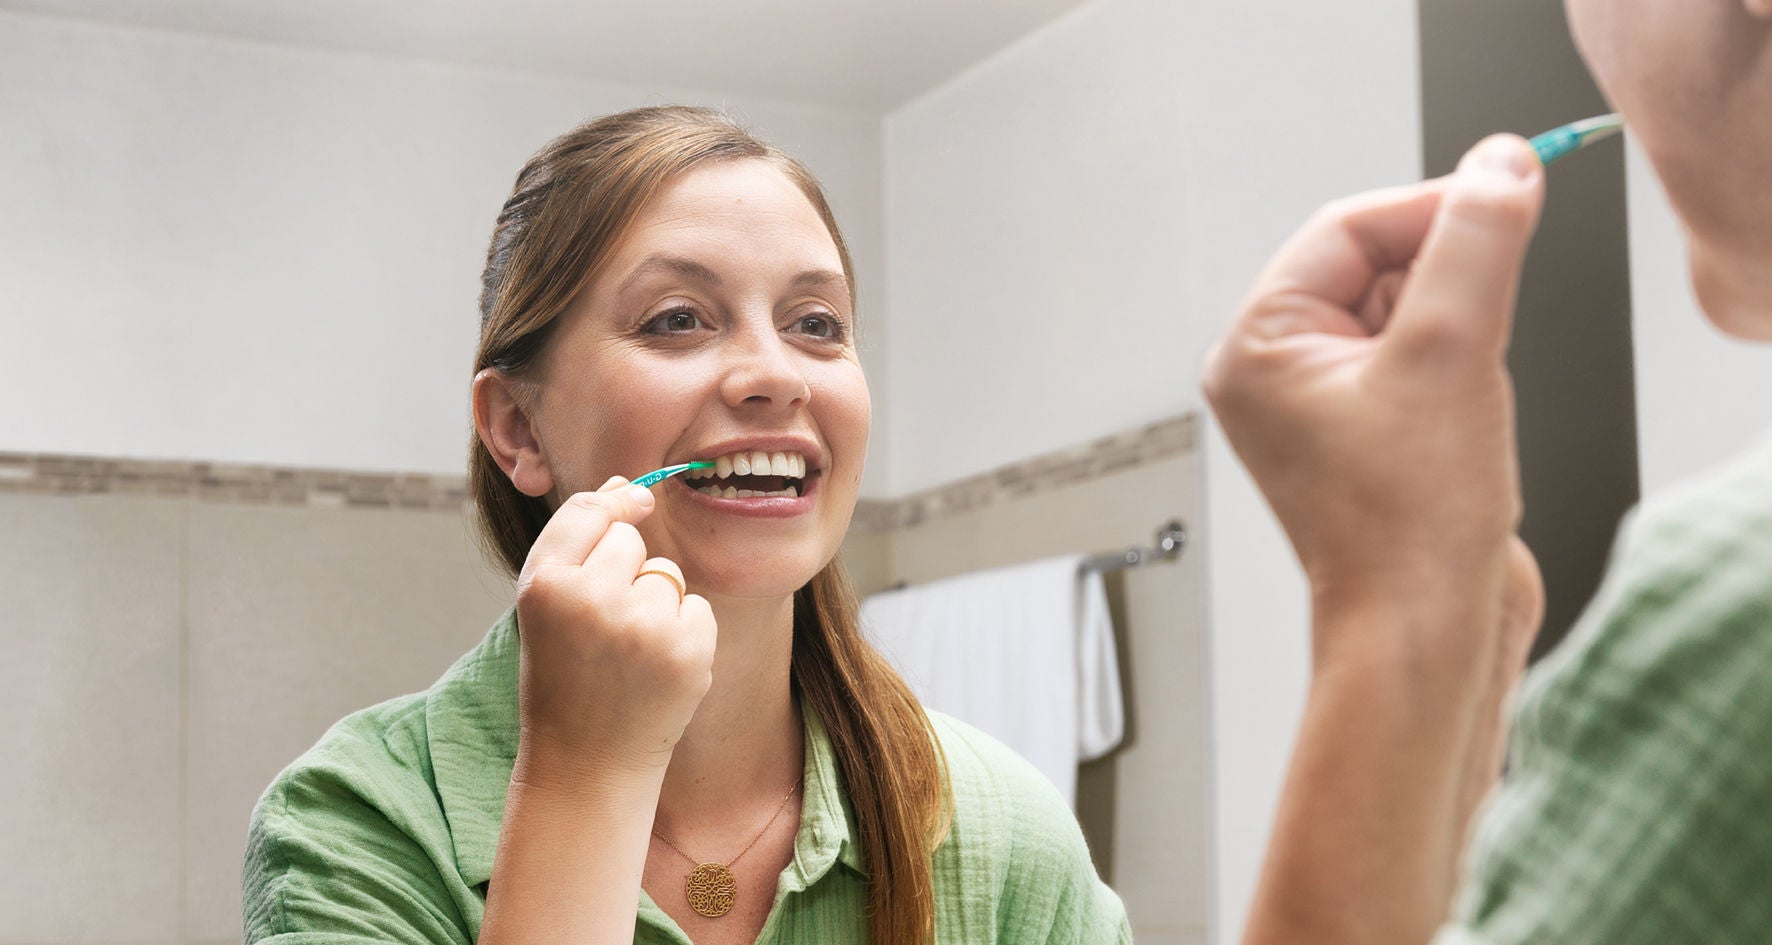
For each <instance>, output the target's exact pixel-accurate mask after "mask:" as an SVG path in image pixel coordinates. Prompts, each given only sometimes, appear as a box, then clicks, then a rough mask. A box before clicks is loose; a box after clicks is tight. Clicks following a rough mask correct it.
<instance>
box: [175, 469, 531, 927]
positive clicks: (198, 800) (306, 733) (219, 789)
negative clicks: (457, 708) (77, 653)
mask: <svg viewBox="0 0 1772 945" xmlns="http://www.w3.org/2000/svg"><path fill="white" fill-rule="evenodd" d="M189 585H190V604H189V614H190V617H189V620H190V669H189V674H190V681H189V733H190V734H189V741H190V749H189V774H188V783H189V791H188V799H187V817H188V823H189V834H188V837H189V839H188V844H189V849H190V861H189V884H188V893H187V903H188V909H189V935H190V937H191V938H193V939H207V938H216V939H223V938H227V937H229V936H237V935H238V929H239V921H240V919H239V916H240V902H239V897H240V885H239V877H240V863H241V855H242V851H243V849H244V842H245V837H246V826H247V821H248V819H249V817H250V814H251V810H252V806H253V804H254V803H255V802H256V801H257V799H258V797H259V794H260V793H261V792H262V791H263V790H264V788H265V786H266V785H267V784H268V783H269V782H270V780H271V778H272V777H274V776H275V775H276V773H277V772H278V771H279V770H281V769H282V768H283V766H285V765H287V764H288V763H289V762H291V761H293V760H294V759H295V757H296V756H297V755H299V754H300V753H301V752H302V751H304V750H306V749H307V748H308V747H309V746H310V745H312V744H313V743H314V741H315V740H316V739H318V738H319V737H320V735H321V734H322V733H323V732H324V731H325V730H326V728H327V727H328V726H330V725H331V724H332V723H333V722H335V721H337V720H338V719H339V718H340V717H342V716H343V715H345V714H347V713H349V712H351V711H354V710H356V709H359V708H362V707H364V706H368V705H371V704H373V703H376V702H379V701H382V700H384V699H387V698H390V697H392V696H395V695H398V694H400V693H404V692H411V691H414V690H418V689H423V688H425V687H426V686H428V685H430V683H431V682H432V681H433V680H435V679H436V678H437V676H438V675H440V674H441V673H442V672H443V671H444V670H445V669H446V668H448V666H449V664H450V663H451V662H453V661H454V660H455V659H456V658H457V657H458V656H460V655H461V654H462V653H464V652H466V651H467V650H468V649H469V648H471V647H472V646H473V645H474V644H475V643H476V642H478V641H479V640H480V638H481V637H482V636H483V635H484V634H485V632H486V629H487V628H488V627H489V626H490V625H491V623H492V621H493V620H494V619H496V618H497V616H498V615H499V614H500V613H501V612H502V611H503V610H504V609H505V607H507V606H508V605H509V602H510V599H511V592H510V588H509V582H508V580H507V579H504V578H502V577H499V576H496V575H495V574H493V573H492V572H491V571H490V569H489V568H488V567H487V566H486V565H484V564H483V563H482V562H481V559H480V555H479V552H478V550H477V549H476V548H475V547H474V545H473V544H472V540H471V537H470V535H469V533H468V531H467V526H466V522H465V520H464V518H463V517H462V516H461V515H459V514H456V513H447V512H415V511H378V510H363V509H350V510H339V509H279V508H266V507H258V506H228V505H211V504H196V505H193V506H192V511H191V525H190V571H189Z"/></svg>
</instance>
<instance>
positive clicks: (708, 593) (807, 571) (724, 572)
mask: <svg viewBox="0 0 1772 945" xmlns="http://www.w3.org/2000/svg"><path fill="white" fill-rule="evenodd" d="M818 571H819V567H818V566H814V565H812V564H811V563H810V562H801V561H776V562H770V561H759V560H749V561H731V562H706V563H704V562H691V563H690V564H689V565H688V566H686V567H685V568H684V574H685V575H687V576H688V583H689V592H690V593H692V594H701V595H702V596H704V597H729V598H739V599H747V600H779V599H781V598H783V597H788V596H791V595H792V594H793V593H794V592H795V591H798V590H799V589H800V588H802V587H804V586H806V584H807V582H809V581H811V580H812V578H813V577H814V576H815V575H817V574H818Z"/></svg>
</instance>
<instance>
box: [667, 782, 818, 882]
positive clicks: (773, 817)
mask: <svg viewBox="0 0 1772 945" xmlns="http://www.w3.org/2000/svg"><path fill="white" fill-rule="evenodd" d="M805 780H806V779H805V778H804V777H802V778H801V779H800V780H799V781H795V782H794V786H793V787H791V788H788V792H787V793H786V794H784V795H782V798H781V804H780V805H778V806H777V807H776V808H775V813H773V814H770V815H769V822H768V823H766V824H764V825H763V829H762V830H759V831H758V832H757V835H756V836H754V837H752V838H751V842H750V843H747V844H745V848H744V849H742V850H740V851H738V855H737V856H735V857H733V858H732V859H730V860H727V861H726V862H725V863H724V864H722V865H724V866H725V867H726V868H727V869H731V868H732V867H733V866H735V865H737V863H738V861H739V860H742V859H744V855H745V854H746V853H749V852H751V847H754V846H756V845H757V841H759V840H761V839H763V835H764V834H767V833H768V832H769V828H770V827H773V826H775V821H776V819H777V818H779V817H781V812H782V811H784V810H787V809H788V799H789V798H791V797H793V796H794V792H795V791H798V790H799V789H800V783H801V782H802V781H805ZM652 835H653V836H655V837H657V838H658V839H660V840H662V841H664V845H665V846H667V847H670V848H671V849H672V850H675V851H676V853H677V855H678V856H680V857H682V858H683V859H685V860H688V861H689V863H690V865H700V863H701V861H700V860H697V859H696V858H695V857H693V856H690V855H689V854H687V853H684V852H683V848H682V847H679V846H677V845H676V844H674V843H672V842H671V838H669V837H667V836H665V835H664V834H662V833H659V832H658V828H656V827H654V828H653V829H652Z"/></svg>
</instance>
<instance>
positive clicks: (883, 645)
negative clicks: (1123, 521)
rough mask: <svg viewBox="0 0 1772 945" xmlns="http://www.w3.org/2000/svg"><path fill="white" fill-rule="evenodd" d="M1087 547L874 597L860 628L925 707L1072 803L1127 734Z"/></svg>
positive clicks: (1110, 631) (1102, 601)
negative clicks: (1011, 757) (1087, 776)
mask: <svg viewBox="0 0 1772 945" xmlns="http://www.w3.org/2000/svg"><path fill="white" fill-rule="evenodd" d="M1083 560H1084V559H1083V556H1081V555H1067V556H1064V557H1058V558H1047V559H1044V560H1041V561H1035V562H1031V563H1028V564H1022V565H1016V566H1013V567H1007V568H997V569H994V570H990V571H979V572H975V573H973V574H967V575H962V576H960V577H954V578H948V579H945V580H941V581H934V582H931V583H929V584H923V585H918V586H915V587H911V588H908V589H904V590H897V591H888V592H885V593H882V594H876V595H874V596H872V597H870V598H868V599H867V601H865V602H864V603H863V604H862V609H861V619H862V627H863V628H864V630H865V631H866V632H867V633H868V635H869V636H870V638H871V639H872V640H873V641H874V644H875V645H876V646H878V647H879V648H880V650H881V652H883V653H885V654H886V657H887V658H888V659H890V660H891V661H892V662H893V664H894V665H895V666H897V667H898V670H899V672H900V673H901V674H903V675H904V677H905V681H906V682H908V683H909V684H910V686H911V689H912V691H914V692H915V693H916V694H917V698H918V699H920V700H921V701H922V702H923V704H924V705H925V706H927V707H929V708H931V709H935V710H937V711H939V712H944V713H946V714H948V715H951V716H953V717H954V718H957V719H959V720H961V721H963V722H966V723H968V724H971V725H973V726H976V727H977V728H979V729H981V730H983V731H984V732H986V733H988V734H990V735H991V736H993V737H995V738H996V739H998V740H999V741H1001V742H1003V743H1004V744H1006V745H1008V746H1009V747H1011V748H1013V749H1015V750H1016V751H1017V752H1019V753H1020V754H1021V755H1022V757H1024V758H1026V759H1027V760H1028V761H1030V762H1032V763H1033V764H1034V766H1035V767H1036V768H1038V769H1040V771H1041V772H1043V773H1044V774H1045V775H1046V776H1047V777H1048V778H1050V779H1052V783H1053V784H1055V785H1057V786H1058V789H1059V792H1060V793H1061V794H1063V795H1064V797H1065V799H1066V800H1067V801H1069V802H1070V803H1071V804H1072V805H1073V806H1075V804H1076V791H1077V764H1078V762H1080V761H1089V760H1092V759H1094V758H1099V757H1101V756H1102V755H1104V754H1106V753H1107V752H1108V751H1110V750H1112V749H1113V748H1114V746H1116V745H1118V744H1119V743H1120V739H1121V737H1122V736H1123V735H1124V732H1125V716H1124V708H1123V704H1122V701H1121V694H1120V666H1119V662H1118V660H1117V658H1116V657H1115V653H1114V628H1113V619H1112V617H1111V616H1110V615H1109V613H1108V606H1107V593H1106V591H1105V590H1104V589H1103V586H1102V578H1101V574H1100V572H1098V571H1087V572H1083V571H1080V565H1081V564H1082V562H1083Z"/></svg>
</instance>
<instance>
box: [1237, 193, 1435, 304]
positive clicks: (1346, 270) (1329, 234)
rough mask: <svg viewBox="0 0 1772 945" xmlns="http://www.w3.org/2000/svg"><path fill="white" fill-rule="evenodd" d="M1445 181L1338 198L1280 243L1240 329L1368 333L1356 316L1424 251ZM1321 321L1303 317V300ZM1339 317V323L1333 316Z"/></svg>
mask: <svg viewBox="0 0 1772 945" xmlns="http://www.w3.org/2000/svg"><path fill="white" fill-rule="evenodd" d="M1446 188H1447V182H1446V179H1444V178H1441V179H1439V180H1431V181H1426V182H1423V183H1420V184H1412V185H1409V186H1407V187H1393V188H1389V189H1387V190H1379V191H1374V192H1372V193H1369V194H1361V195H1359V196H1356V197H1348V198H1345V199H1343V200H1337V201H1335V202H1334V203H1331V204H1329V205H1327V206H1325V207H1323V208H1322V209H1321V210H1319V211H1317V213H1316V214H1315V215H1313V216H1312V217H1311V218H1310V220H1308V221H1306V223H1305V225H1304V226H1303V227H1302V228H1300V229H1299V231H1298V232H1297V233H1296V234H1294V235H1293V237H1292V238H1291V239H1289V240H1287V241H1286V243H1285V245H1284V246H1282V247H1280V250H1279V252H1277V253H1275V254H1274V257H1273V259H1272V260H1270V261H1269V263H1268V265H1267V268H1265V269H1264V270H1263V271H1262V273H1261V275H1260V276H1259V277H1257V279H1256V280H1255V284H1254V286H1253V287H1252V288H1251V289H1250V292H1249V303H1248V304H1247V305H1246V306H1245V307H1244V310H1243V319H1242V322H1243V324H1241V325H1239V326H1238V328H1239V329H1241V330H1244V331H1248V332H1253V333H1255V334H1257V335H1260V336H1262V337H1267V338H1273V337H1276V336H1279V335H1285V334H1292V333H1295V332H1298V331H1329V332H1331V333H1334V334H1354V333H1360V334H1369V333H1371V332H1370V331H1365V332H1361V331H1359V330H1358V329H1359V323H1358V322H1357V321H1356V320H1353V319H1352V318H1351V315H1352V313H1353V312H1355V311H1357V310H1359V309H1360V308H1361V307H1362V306H1364V305H1365V303H1366V302H1367V301H1368V300H1369V299H1370V298H1371V297H1372V295H1373V290H1374V287H1375V286H1376V284H1377V283H1378V282H1379V281H1380V279H1381V277H1383V276H1385V275H1386V274H1387V273H1394V272H1399V271H1404V270H1406V269H1407V268H1408V266H1409V263H1410V261H1411V260H1413V259H1414V258H1415V256H1416V253H1417V252H1419V251H1420V249H1421V245H1422V241H1423V240H1425V239H1426V238H1427V234H1428V230H1429V228H1430V227H1431V226H1432V225H1433V220H1434V214H1435V212H1436V211H1437V210H1438V209H1439V206H1440V199H1441V197H1442V195H1443V194H1444V193H1445V191H1446ZM1301 301H1308V302H1309V303H1311V304H1310V305H1309V306H1308V307H1309V308H1312V309H1316V310H1320V311H1321V312H1322V313H1323V315H1324V316H1325V317H1324V319H1323V320H1321V321H1318V320H1316V319H1300V318H1299V317H1298V315H1297V308H1298V306H1297V303H1299V302H1301ZM1331 313H1333V314H1335V315H1339V316H1341V319H1340V321H1339V322H1337V321H1331V320H1329V319H1328V318H1327V316H1328V315H1329V314H1331Z"/></svg>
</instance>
